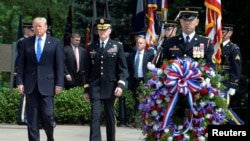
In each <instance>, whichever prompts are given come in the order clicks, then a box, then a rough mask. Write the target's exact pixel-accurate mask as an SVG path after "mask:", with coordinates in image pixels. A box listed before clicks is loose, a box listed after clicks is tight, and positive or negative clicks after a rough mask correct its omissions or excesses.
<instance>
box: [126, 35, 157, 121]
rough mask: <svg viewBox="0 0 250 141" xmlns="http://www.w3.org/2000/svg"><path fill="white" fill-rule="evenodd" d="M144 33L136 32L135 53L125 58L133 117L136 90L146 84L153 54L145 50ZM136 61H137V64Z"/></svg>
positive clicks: (137, 101) (136, 105)
mask: <svg viewBox="0 0 250 141" xmlns="http://www.w3.org/2000/svg"><path fill="white" fill-rule="evenodd" d="M145 35H146V32H138V33H137V34H136V51H133V52H131V53H130V54H129V56H128V57H127V63H128V72H129V78H128V89H130V90H131V91H132V93H133V99H134V101H135V105H134V115H135V114H136V112H137V111H138V105H139V100H138V93H137V92H136V91H137V88H138V87H139V85H140V83H146V82H147V81H148V79H149V78H148V77H147V73H148V72H149V70H148V68H147V64H148V62H151V61H152V60H153V58H154V52H153V51H152V50H146V39H145V37H146V36H145ZM137 59H138V60H139V61H138V63H137ZM132 122H134V121H132Z"/></svg>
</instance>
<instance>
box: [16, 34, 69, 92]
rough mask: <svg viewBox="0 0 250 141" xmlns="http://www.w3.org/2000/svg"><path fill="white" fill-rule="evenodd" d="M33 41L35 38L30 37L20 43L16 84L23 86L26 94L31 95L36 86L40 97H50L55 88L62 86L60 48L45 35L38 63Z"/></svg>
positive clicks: (55, 40)
mask: <svg viewBox="0 0 250 141" xmlns="http://www.w3.org/2000/svg"><path fill="white" fill-rule="evenodd" d="M35 39H36V36H32V37H29V38H26V39H24V40H23V41H22V43H21V51H20V58H19V60H18V70H17V80H16V81H17V82H16V83H17V85H20V84H23V85H24V92H25V93H26V94H30V93H32V91H33V90H34V88H35V86H36V85H37V86H38V89H39V92H40V93H41V94H42V95H45V96H52V95H54V94H55V91H54V90H55V86H59V87H63V86H64V77H63V76H64V75H63V67H64V62H63V50H62V46H61V45H60V41H59V40H58V39H56V38H54V37H51V36H48V35H47V36H46V40H45V43H44V49H43V52H42V55H41V59H40V62H38V61H37V60H36V52H35Z"/></svg>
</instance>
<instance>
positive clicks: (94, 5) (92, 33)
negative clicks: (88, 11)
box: [91, 0, 97, 42]
mask: <svg viewBox="0 0 250 141" xmlns="http://www.w3.org/2000/svg"><path fill="white" fill-rule="evenodd" d="M96 18H97V13H96V0H93V16H92V27H91V42H93V40H94V29H95V20H96Z"/></svg>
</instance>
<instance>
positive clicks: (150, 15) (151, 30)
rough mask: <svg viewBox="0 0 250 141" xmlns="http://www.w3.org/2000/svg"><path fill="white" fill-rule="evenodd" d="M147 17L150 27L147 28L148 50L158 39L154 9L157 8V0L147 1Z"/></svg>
mask: <svg viewBox="0 0 250 141" xmlns="http://www.w3.org/2000/svg"><path fill="white" fill-rule="evenodd" d="M147 8H148V9H147V11H148V12H147V14H146V16H147V19H148V28H147V34H146V41H147V46H146V50H148V49H149V47H150V46H151V45H152V42H155V41H156V38H155V37H156V33H155V26H154V24H155V21H154V19H155V18H154V17H155V14H154V11H155V10H157V0H148V2H147Z"/></svg>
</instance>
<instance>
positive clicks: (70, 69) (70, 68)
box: [63, 45, 86, 86]
mask: <svg viewBox="0 0 250 141" xmlns="http://www.w3.org/2000/svg"><path fill="white" fill-rule="evenodd" d="M63 51H64V76H65V75H67V74H70V75H71V77H72V81H71V82H67V81H65V84H67V85H74V84H75V80H76V77H79V76H81V77H82V79H79V80H81V82H78V83H81V86H83V85H84V82H83V79H84V78H83V77H84V67H85V66H84V61H85V58H86V53H85V49H84V48H83V47H78V52H79V66H80V69H79V73H78V74H80V75H76V74H77V73H76V58H75V54H74V51H73V48H72V46H71V45H67V46H65V47H64V48H63Z"/></svg>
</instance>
